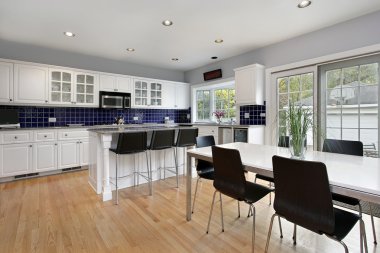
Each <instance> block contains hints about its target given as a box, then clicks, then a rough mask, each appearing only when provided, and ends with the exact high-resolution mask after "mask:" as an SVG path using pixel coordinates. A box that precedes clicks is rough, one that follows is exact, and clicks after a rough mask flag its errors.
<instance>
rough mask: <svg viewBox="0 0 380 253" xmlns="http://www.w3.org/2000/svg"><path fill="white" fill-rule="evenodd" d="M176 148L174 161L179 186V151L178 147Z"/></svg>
mask: <svg viewBox="0 0 380 253" xmlns="http://www.w3.org/2000/svg"><path fill="white" fill-rule="evenodd" d="M173 150H174V163H175V176H176V181H177V188H178V185H179V182H178V181H179V179H178V153H177V148H173Z"/></svg>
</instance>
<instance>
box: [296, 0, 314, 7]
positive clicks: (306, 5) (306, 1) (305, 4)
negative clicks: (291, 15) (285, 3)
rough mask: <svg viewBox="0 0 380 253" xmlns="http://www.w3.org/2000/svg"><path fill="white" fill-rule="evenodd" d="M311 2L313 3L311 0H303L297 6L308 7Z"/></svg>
mask: <svg viewBox="0 0 380 253" xmlns="http://www.w3.org/2000/svg"><path fill="white" fill-rule="evenodd" d="M310 4H311V1H309V0H303V1H301V2H300V3H299V4H298V5H297V6H298V8H306V7H308V6H309V5H310Z"/></svg>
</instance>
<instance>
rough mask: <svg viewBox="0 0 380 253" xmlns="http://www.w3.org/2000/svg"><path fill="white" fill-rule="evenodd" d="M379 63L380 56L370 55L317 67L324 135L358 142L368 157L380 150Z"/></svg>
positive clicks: (375, 154)
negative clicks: (319, 80)
mask: <svg viewBox="0 0 380 253" xmlns="http://www.w3.org/2000/svg"><path fill="white" fill-rule="evenodd" d="M379 65H380V57H379V56H371V57H364V58H359V59H355V60H347V61H344V62H339V63H334V64H329V65H325V66H322V67H321V70H320V75H321V90H322V94H323V96H322V100H321V103H322V106H323V108H324V113H323V115H321V119H322V123H323V129H324V135H325V137H326V138H329V139H342V140H355V141H361V142H363V145H364V153H365V154H366V155H368V156H377V154H378V149H379V146H378V144H379V142H378V138H379V135H378V111H379V107H378V94H379V88H378V86H379ZM322 134H323V132H322Z"/></svg>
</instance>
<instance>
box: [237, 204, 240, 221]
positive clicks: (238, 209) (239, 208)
mask: <svg viewBox="0 0 380 253" xmlns="http://www.w3.org/2000/svg"><path fill="white" fill-rule="evenodd" d="M237 203H238V218H240V202H239V200H238V201H237Z"/></svg>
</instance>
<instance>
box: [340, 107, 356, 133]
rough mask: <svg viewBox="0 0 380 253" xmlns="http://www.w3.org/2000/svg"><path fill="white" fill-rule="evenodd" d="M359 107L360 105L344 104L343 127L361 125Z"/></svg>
mask: <svg viewBox="0 0 380 253" xmlns="http://www.w3.org/2000/svg"><path fill="white" fill-rule="evenodd" d="M358 116H359V107H358V106H346V105H343V106H342V127H343V128H358V127H359V117H358Z"/></svg>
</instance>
